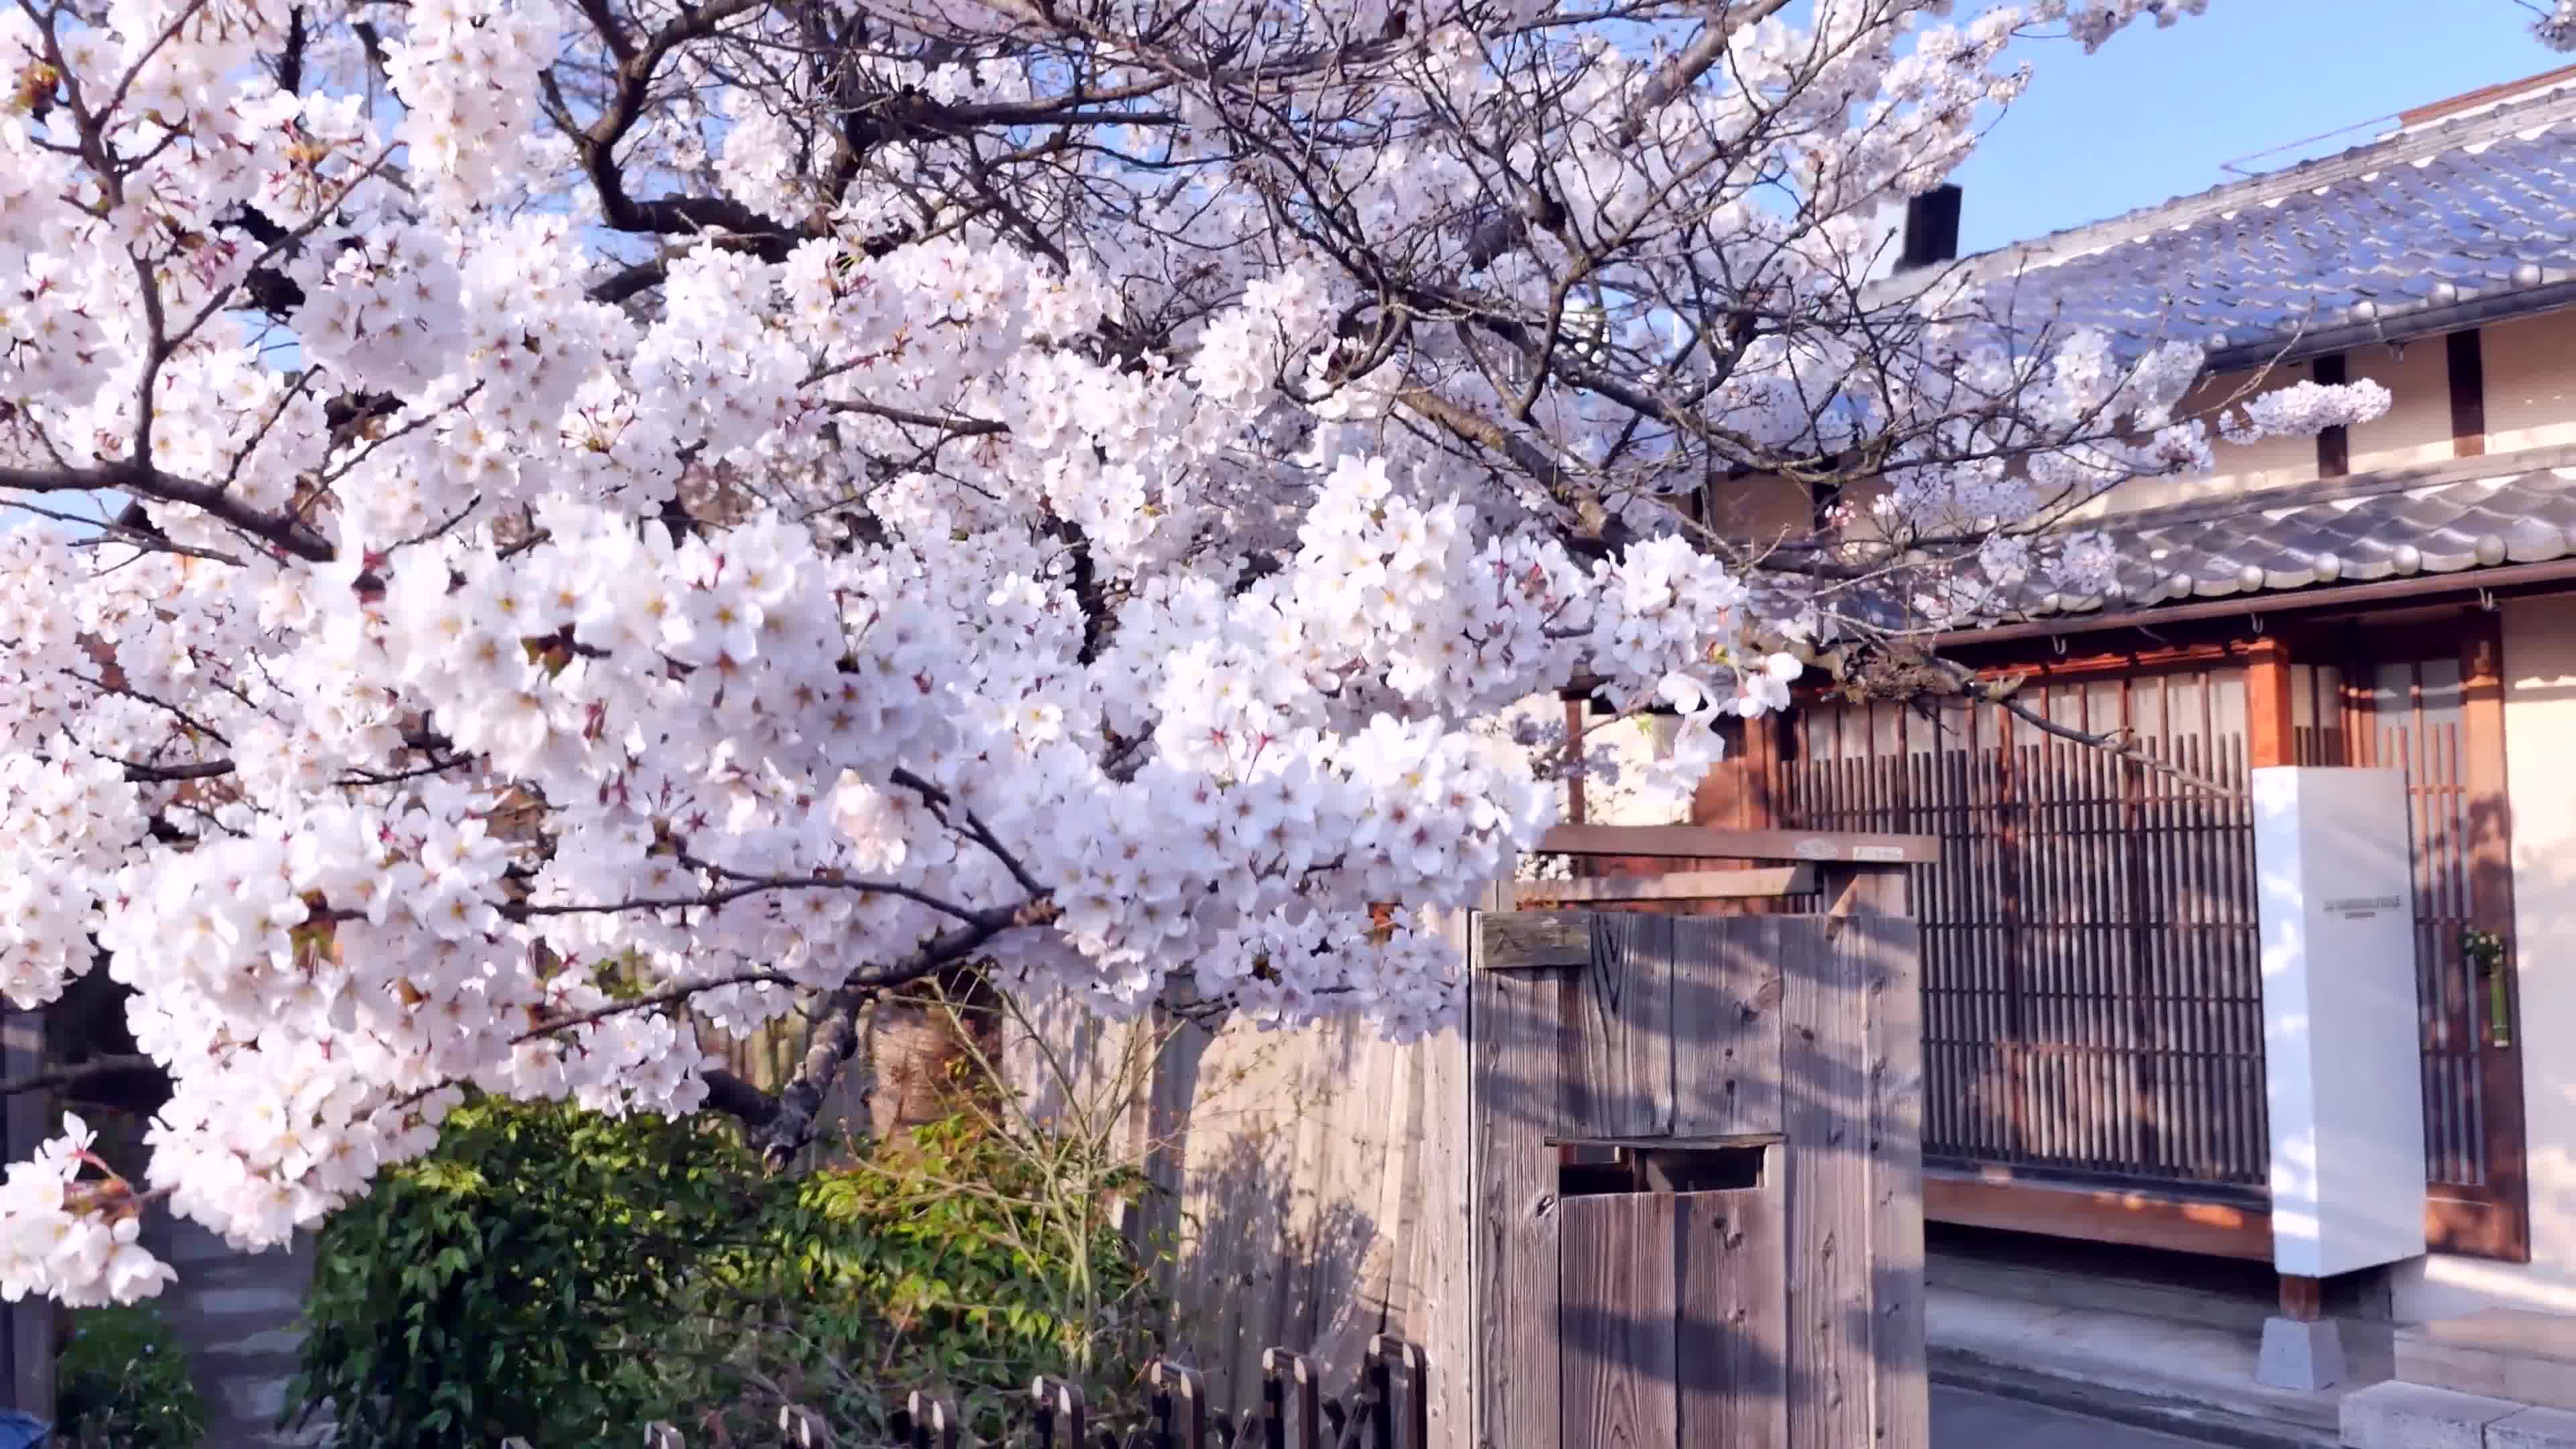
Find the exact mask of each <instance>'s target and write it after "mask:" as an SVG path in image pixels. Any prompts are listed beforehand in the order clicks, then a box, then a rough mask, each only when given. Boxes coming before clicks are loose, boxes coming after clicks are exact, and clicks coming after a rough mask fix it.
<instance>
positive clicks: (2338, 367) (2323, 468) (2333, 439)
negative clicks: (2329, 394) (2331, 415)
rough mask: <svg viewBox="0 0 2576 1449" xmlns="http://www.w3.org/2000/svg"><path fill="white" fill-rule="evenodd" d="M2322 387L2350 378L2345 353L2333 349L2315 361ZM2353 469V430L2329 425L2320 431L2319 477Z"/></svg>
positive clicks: (2326, 476)
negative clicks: (2345, 362)
mask: <svg viewBox="0 0 2576 1449" xmlns="http://www.w3.org/2000/svg"><path fill="white" fill-rule="evenodd" d="M2313 366H2314V367H2315V368H2316V374H2317V384H2318V386H2320V387H2341V386H2343V385H2344V384H2345V383H2346V382H2348V381H2350V380H2351V379H2350V377H2349V376H2348V374H2347V373H2346V371H2345V366H2344V358H2343V354H2342V353H2340V352H2330V353H2327V354H2326V355H2325V356H2323V357H2320V358H2318V359H2317V360H2316V362H2315V363H2314V364H2313ZM2351 471H2352V432H2351V430H2350V429H2347V428H2340V427H2336V428H2328V429H2326V430H2325V431H2323V432H2321V433H2319V434H2317V476H2318V477H2320V478H2340V477H2342V476H2344V475H2345V474H2347V473H2349V472H2351Z"/></svg>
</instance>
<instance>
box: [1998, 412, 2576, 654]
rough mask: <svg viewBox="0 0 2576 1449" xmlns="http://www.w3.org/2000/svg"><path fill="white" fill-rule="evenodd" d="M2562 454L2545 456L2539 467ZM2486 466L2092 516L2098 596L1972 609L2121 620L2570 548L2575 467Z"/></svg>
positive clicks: (2505, 462) (2027, 599) (2530, 558)
mask: <svg viewBox="0 0 2576 1449" xmlns="http://www.w3.org/2000/svg"><path fill="white" fill-rule="evenodd" d="M2562 456H2564V450H2553V461H2555V459H2556V458H2557V457H2562ZM2534 461H2536V459H2535V460H2534ZM2495 462H2496V463H2497V464H2498V465H2500V466H2499V470H2498V471H2496V472H2494V473H2492V474H2489V475H2486V476H2460V474H2459V473H2458V472H2457V471H2456V470H2454V471H2452V472H2450V473H2447V474H2445V473H2432V472H2431V470H2417V472H2416V473H2415V474H2412V475H2397V476H2394V477H2392V478H2389V479H2384V480H2380V481H2376V482H2373V481H2369V480H2354V479H2331V480H2327V482H2325V483H2321V484H2313V485H2307V486H2304V487H2299V488H2290V489H2282V490H2277V491H2269V492H2264V493H2259V494H2253V495H2250V496H2239V497H2235V498H2231V499H2228V500H2225V501H2224V502H2223V503H2215V504H2203V505H2199V506H2197V507H2178V508H2167V509H2158V510H2154V511H2151V512H2145V513H2139V514H2135V515H2131V516H2129V517H2127V518H2112V519H2109V520H2105V521H2104V522H2103V523H2102V524H2101V525H2099V526H2100V527H2101V528H2103V530H2104V531H2105V532H2107V533H2108V534H2109V535H2110V538H2111V541H2112V545H2113V548H2114V549H2115V550H2116V552H2117V555H2118V560H2119V563H2118V586H2117V588H2116V589H2115V590H2114V591H2113V592H2112V593H2111V594H2109V595H2107V596H2101V597H2089V598H2072V597H2065V596H2061V595H2057V594H2051V593H2044V592H2041V591H2040V590H2037V589H2031V590H2023V591H2015V592H2008V593H2007V592H1999V593H1998V594H1997V595H1996V596H1995V597H1994V598H1992V599H1991V600H1988V601H1986V604H1987V606H1986V607H1985V608H1983V609H1981V610H1980V611H1979V612H1981V613H1983V614H1985V615H1986V617H1987V618H1988V619H1989V620H1990V621H1991V622H1996V623H2000V622H2004V621H2007V620H2011V619H2015V618H2021V619H2033V620H2037V619H2047V618H2051V617H2061V616H2065V615H2069V614H2084V613H2092V612H2095V611H2109V612H2125V611H2127V610H2130V609H2144V608H2152V607H2155V606H2158V605H2164V604H2180V603H2188V602H2192V601H2195V600H2211V599H2227V598H2234V597H2238V596H2242V595H2249V594H2260V593H2270V592H2275V591H2279V590H2284V589H2304V588H2310V587H2317V586H2326V585H2337V584H2364V583H2377V582H2379V581H2381V580H2385V579H2399V578H2411V577H2416V576H2420V575H2426V574H2457V573H2467V572H2471V571H2473V570H2477V569H2481V568H2496V567H2500V566H2503V565H2506V564H2526V563H2545V562H2548V561H2550V560H2552V559H2558V558H2564V557H2567V556H2568V555H2569V554H2571V553H2576V465H2570V466H2553V467H2531V466H2528V464H2526V465H2525V466H2523V467H2519V468H2517V467H2514V466H2513V460H2511V459H2510V458H2500V459H2497V460H2495ZM2428 473H2430V476H2429V477H2427V476H2426V475H2427V474H2428Z"/></svg>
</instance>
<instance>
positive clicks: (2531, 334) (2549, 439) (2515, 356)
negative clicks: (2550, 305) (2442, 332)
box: [2478, 312, 2576, 453]
mask: <svg viewBox="0 0 2576 1449" xmlns="http://www.w3.org/2000/svg"><path fill="white" fill-rule="evenodd" d="M2571 341H2576V319H2571V317H2570V315H2569V314H2568V313H2566V312H2553V313H2551V314H2549V315H2548V316H2545V317H2525V318H2522V319H2519V320H2517V321H2512V322H2499V323H2497V324H2496V325H2495V326H2492V327H2489V328H2487V329H2486V330H2485V331H2484V332H2483V333H2481V334H2480V336H2479V342H2478V349H2479V357H2480V361H2481V363H2482V371H2483V372H2484V374H2485V377H2486V401H2487V409H2486V411H2487V451H2488V452H2490V453H2510V452H2513V451H2515V450H2517V449H2521V448H2544V447H2554V446H2556V445H2558V444H2560V443H2576V369H2571V368H2570V367H2569V366H2568V365H2567V362H2568V344H2569V343H2570V342H2571Z"/></svg>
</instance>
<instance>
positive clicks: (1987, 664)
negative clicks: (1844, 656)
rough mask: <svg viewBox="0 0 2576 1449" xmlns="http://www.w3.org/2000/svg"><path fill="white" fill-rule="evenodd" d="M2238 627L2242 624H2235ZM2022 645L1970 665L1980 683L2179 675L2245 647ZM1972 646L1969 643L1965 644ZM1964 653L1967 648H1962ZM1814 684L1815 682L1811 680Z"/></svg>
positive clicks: (1822, 696)
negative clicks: (2064, 652)
mask: <svg viewBox="0 0 2576 1449" xmlns="http://www.w3.org/2000/svg"><path fill="white" fill-rule="evenodd" d="M2238 622H2239V623H2242V621H2241V620H2240V621H2238ZM2034 643H2036V641H2024V643H2023V646H2022V648H2021V649H2020V650H2016V651H2014V652H2015V653H2026V654H2027V655H2028V656H2029V657H2026V658H2007V659H2002V660H1991V659H1990V660H1987V661H1984V662H1978V663H1971V661H1968V660H1961V661H1960V662H1961V663H1971V667H1972V668H1974V669H1975V670H1976V672H1977V677H1978V678H1980V679H2009V678H2011V677H2013V676H2014V675H2016V674H2019V675H2026V676H2028V677H2030V678H2031V679H2033V680H2035V681H2037V682H2040V683H2048V682H2051V681H2055V680H2070V681H2071V680H2077V679H2089V678H2095V677H2099V676H2101V675H2106V674H2143V673H2148V672H2151V671H2154V670H2158V669H2179V668H2183V667H2185V666H2188V665H2195V664H2219V663H2226V662H2229V661H2232V660H2237V659H2242V658H2244V657H2246V645H2245V644H2243V643H2242V642H2240V641H2235V640H2213V641H2211V642H2208V643H2204V644H2175V645H2168V646H2164V647H2160V648H2155V649H2126V650H2120V651H2117V652H2112V653H2101V654H2072V655H2068V656H2065V657H2063V658H2059V657H2055V656H2053V655H2050V654H2049V653H2048V652H2047V646H2046V645H2044V644H2040V645H2038V647H2037V648H2036V649H2034V648H2033V647H2032V645H2033V644H2034ZM1970 644H1971V645H1972V644H1973V641H1970ZM1962 647H1963V648H1965V647H1970V646H1968V645H1963V646H1962ZM1810 677H1811V678H1814V677H1816V676H1810ZM1835 689H1836V686H1834V685H1831V684H1826V683H1822V682H1818V683H1815V684H1802V685H1800V686H1798V687H1797V688H1796V689H1795V690H1793V691H1792V693H1793V695H1794V696H1795V702H1796V703H1799V704H1808V705H1812V704H1822V703H1832V702H1833V700H1834V698H1835Z"/></svg>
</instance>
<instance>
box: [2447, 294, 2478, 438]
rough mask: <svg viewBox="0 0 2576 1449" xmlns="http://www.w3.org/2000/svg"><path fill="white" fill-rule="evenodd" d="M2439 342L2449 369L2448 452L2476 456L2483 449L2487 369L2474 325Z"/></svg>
mask: <svg viewBox="0 0 2576 1449" xmlns="http://www.w3.org/2000/svg"><path fill="white" fill-rule="evenodd" d="M2443 344H2444V347H2445V349H2446V351H2447V353H2448V358H2447V360H2448V362H2449V364H2450V371H2451V452H2452V455H2453V456H2455V457H2461V458H2475V457H2479V456H2481V455H2483V454H2484V453H2485V452H2486V450H2487V369H2486V354H2485V352H2484V350H2483V349H2482V347H2481V346H2480V344H2479V341H2478V329H2476V328H2475V327H2471V328H2468V329H2467V330H2465V331H2460V332H2454V333H2452V334H2451V335H2450V336H2449V337H2446V338H2444V339H2443Z"/></svg>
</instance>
